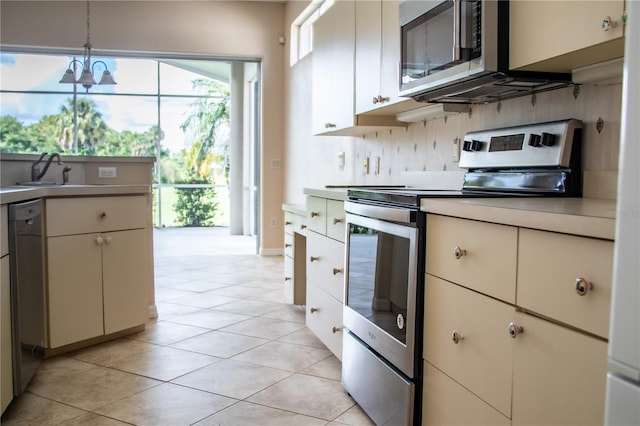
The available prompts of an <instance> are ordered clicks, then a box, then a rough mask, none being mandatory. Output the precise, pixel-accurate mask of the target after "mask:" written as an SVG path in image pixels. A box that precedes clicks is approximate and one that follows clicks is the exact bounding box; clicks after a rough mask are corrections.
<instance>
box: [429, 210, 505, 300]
mask: <svg viewBox="0 0 640 426" xmlns="http://www.w3.org/2000/svg"><path fill="white" fill-rule="evenodd" d="M517 248H518V230H517V228H515V227H512V226H506V225H496V224H492V223H485V222H477V221H473V220H467V219H457V218H452V217H447V216H438V215H428V216H427V254H426V262H427V263H426V270H427V272H428V273H430V274H432V275H435V276H438V277H440V278H444V279H446V280H449V281H453V282H455V283H458V284H460V285H463V286H465V287H468V288H471V289H473V290H477V291H479V292H481V293H484V294H488V295H490V296H493V297H496V298H498V299H502V300H504V301H507V302H509V303H514V302H515V292H516V289H515V283H516V263H517V260H516V257H517Z"/></svg>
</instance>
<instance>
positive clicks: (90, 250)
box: [47, 234, 104, 348]
mask: <svg viewBox="0 0 640 426" xmlns="http://www.w3.org/2000/svg"><path fill="white" fill-rule="evenodd" d="M98 238H101V236H100V234H81V235H70V236H63V237H49V238H47V259H48V264H47V271H48V272H47V290H48V297H49V347H50V348H57V347H59V346H64V345H67V344H69V343H74V342H78V341H80V340H85V339H90V338H92V337H96V336H101V335H102V334H104V327H103V321H102V272H101V271H102V266H101V265H102V261H101V248H100V244H99V240H98Z"/></svg>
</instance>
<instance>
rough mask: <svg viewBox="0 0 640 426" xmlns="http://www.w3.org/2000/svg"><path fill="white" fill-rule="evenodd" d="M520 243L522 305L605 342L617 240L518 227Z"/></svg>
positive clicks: (520, 293)
mask: <svg viewBox="0 0 640 426" xmlns="http://www.w3.org/2000/svg"><path fill="white" fill-rule="evenodd" d="M518 245H519V248H518V297H517V298H518V300H517V304H518V306H521V307H523V308H525V309H528V310H530V311H534V312H536V313H539V314H541V315H544V316H546V317H548V318H553V319H554V320H557V321H561V322H564V323H567V324H570V325H572V326H574V327H577V328H581V329H583V330H586V331H588V332H590V333H594V334H597V335H599V336H601V337H604V338H607V337H608V336H609V310H610V305H611V281H612V274H613V272H612V271H613V242H612V241H606V240H598V239H594V238H585V237H578V236H573V235H564V234H556V233H553V232H544V231H536V230H532V229H520V240H519V242H518ZM582 280H584V281H582ZM587 283H588V284H587ZM581 289H584V290H585V291H580V290H581Z"/></svg>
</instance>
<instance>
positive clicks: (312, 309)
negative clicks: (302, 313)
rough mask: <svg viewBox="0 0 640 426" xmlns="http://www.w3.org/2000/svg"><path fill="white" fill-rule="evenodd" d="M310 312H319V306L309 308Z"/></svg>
mask: <svg viewBox="0 0 640 426" xmlns="http://www.w3.org/2000/svg"><path fill="white" fill-rule="evenodd" d="M309 312H311V313H312V314H314V313H316V312H318V308H313V307H312V308H311V309H309Z"/></svg>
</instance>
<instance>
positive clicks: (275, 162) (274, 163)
mask: <svg viewBox="0 0 640 426" xmlns="http://www.w3.org/2000/svg"><path fill="white" fill-rule="evenodd" d="M271 168H272V169H279V168H280V159H279V158H272V159H271Z"/></svg>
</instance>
